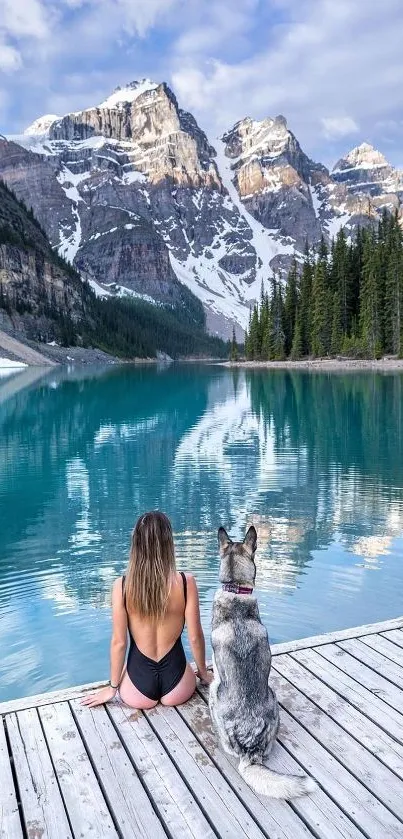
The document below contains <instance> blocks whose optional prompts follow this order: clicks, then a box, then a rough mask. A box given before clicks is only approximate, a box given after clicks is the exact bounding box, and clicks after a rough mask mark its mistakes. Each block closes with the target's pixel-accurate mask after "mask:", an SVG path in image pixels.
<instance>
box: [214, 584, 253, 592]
mask: <svg viewBox="0 0 403 839" xmlns="http://www.w3.org/2000/svg"><path fill="white" fill-rule="evenodd" d="M222 590H223V591H230V592H231V593H232V594H252V593H253V588H249V586H239V585H238V583H223V585H222Z"/></svg>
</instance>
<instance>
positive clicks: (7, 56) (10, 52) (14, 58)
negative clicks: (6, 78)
mask: <svg viewBox="0 0 403 839" xmlns="http://www.w3.org/2000/svg"><path fill="white" fill-rule="evenodd" d="M21 65H22V59H21V55H20V53H19V52H18V50H16V49H15V48H14V47H11V46H9V45H8V44H5V43H2V42H1V41H0V71H2V72H3V73H13V72H14V71H15V70H18V69H19V68H20V67H21Z"/></svg>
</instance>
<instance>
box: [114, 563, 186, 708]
mask: <svg viewBox="0 0 403 839" xmlns="http://www.w3.org/2000/svg"><path fill="white" fill-rule="evenodd" d="M180 575H181V577H182V580H183V594H184V598H185V608H186V602H187V580H186V575H185V574H184V573H183V571H180ZM124 586H125V578H124V577H123V578H122V592H123V601H124V604H125V607H126V597H125V591H124ZM183 625H184V626H185V623H183ZM181 634H182V633H181ZM129 635H130V647H129V655H128V657H127V674H128V676H129V678H130V681H131V682H133V685H134V686H135V687H136V688H137V690H139V691H140V692H141V693H143V694H144V696H147V698H148V699H156V700H158V699H161V697H162V696H166V694H167V693H170V691H171V690H173V689H174V688H175V687H176V685H178V684H179V682H180V680H181V678H182V676H183V674H184V672H185V670H186V656H185V651H184V649H183V645H182V639H181V635H179V638H177V639H176V641H175V643H174V645H173V647H171V649H170V650H169V651H168V652H167V653H166V654H165V655H164V656H163V657H162V658H160V660H159V661H154V659H153V658H149V657H148V656H147V655H144V653H142V652H141V650H139V648H138V646H137V644H136V642H135V640H134V638H133V635H132V634H131V632H130V628H129Z"/></svg>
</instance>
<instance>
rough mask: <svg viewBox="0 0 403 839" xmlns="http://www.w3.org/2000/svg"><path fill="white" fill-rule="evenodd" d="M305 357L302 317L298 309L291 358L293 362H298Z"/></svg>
mask: <svg viewBox="0 0 403 839" xmlns="http://www.w3.org/2000/svg"><path fill="white" fill-rule="evenodd" d="M302 356H303V340H302V326H301V316H300V310H299V309H297V316H296V319H295V328H294V334H293V339H292V347H291V353H290V358H291V359H292V360H293V361H297V360H298V359H299V358H302Z"/></svg>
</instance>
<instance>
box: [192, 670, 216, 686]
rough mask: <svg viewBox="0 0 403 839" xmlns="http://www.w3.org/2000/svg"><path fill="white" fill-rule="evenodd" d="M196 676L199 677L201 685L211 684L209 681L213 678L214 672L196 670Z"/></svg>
mask: <svg viewBox="0 0 403 839" xmlns="http://www.w3.org/2000/svg"><path fill="white" fill-rule="evenodd" d="M196 676H197V678H198V679H200V681H201V683H202V685H211V682H212V681H213V679H214V673H213V671H212V670H196Z"/></svg>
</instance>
